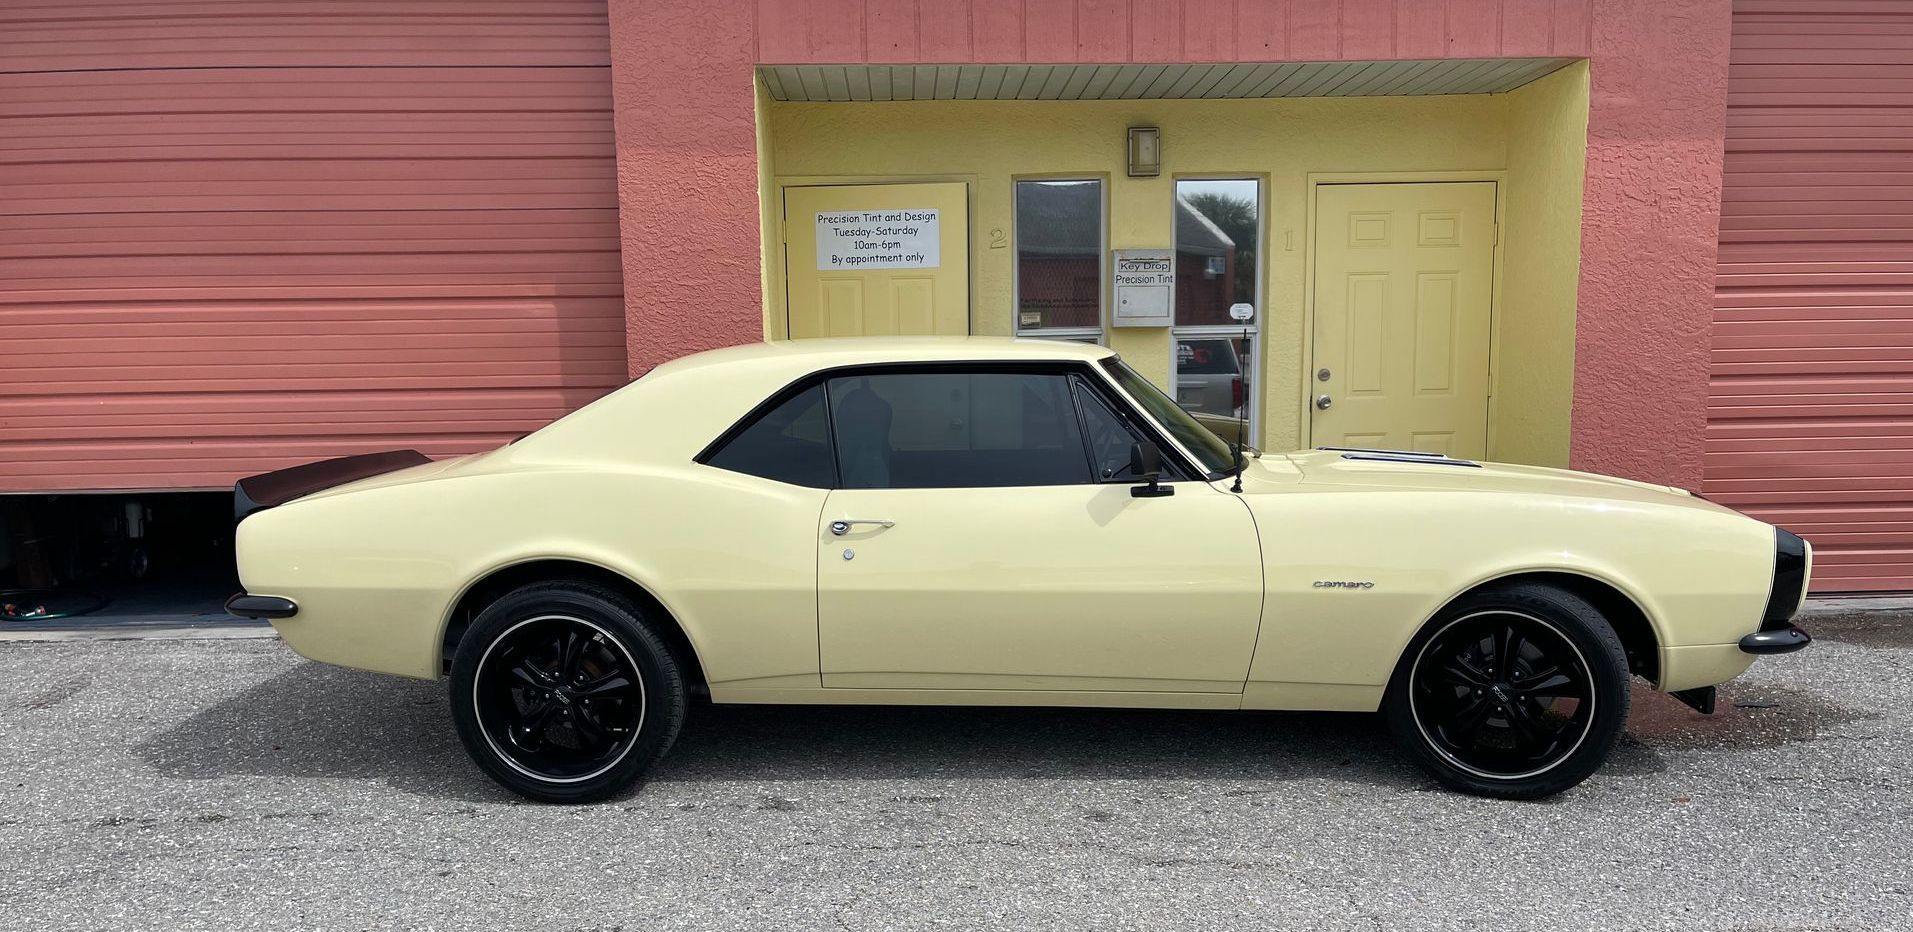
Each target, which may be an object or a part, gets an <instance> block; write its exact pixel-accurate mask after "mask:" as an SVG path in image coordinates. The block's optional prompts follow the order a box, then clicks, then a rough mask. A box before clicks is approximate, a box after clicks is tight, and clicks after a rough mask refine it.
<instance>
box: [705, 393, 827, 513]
mask: <svg viewBox="0 0 1913 932" xmlns="http://www.w3.org/2000/svg"><path fill="white" fill-rule="evenodd" d="M705 462H706V463H708V464H710V465H712V466H716V467H718V468H719V469H728V470H731V471H732V472H741V473H748V474H750V475H753V476H762V477H764V478H766V479H775V480H777V481H778V482H788V483H791V484H792V485H807V486H811V487H812V488H819V489H827V488H830V487H831V485H832V484H833V481H834V479H835V476H836V466H835V464H833V463H832V462H831V458H830V431H829V425H828V422H827V419H826V418H825V416H824V391H823V389H822V388H821V387H819V386H812V387H810V388H807V389H805V390H803V391H801V392H798V393H797V394H796V395H793V396H791V398H790V400H788V401H786V402H784V403H783V404H780V405H778V406H777V407H775V408H772V409H771V410H769V411H766V412H764V413H763V414H761V415H759V416H758V417H757V419H756V420H755V421H752V422H751V423H750V425H749V426H747V427H745V428H744V429H743V430H742V431H740V432H739V433H738V434H737V436H735V437H732V438H731V439H730V441H729V442H727V443H725V444H724V446H723V447H721V448H719V449H718V451H717V452H716V453H714V454H712V455H711V456H709V457H707V458H706V459H705Z"/></svg>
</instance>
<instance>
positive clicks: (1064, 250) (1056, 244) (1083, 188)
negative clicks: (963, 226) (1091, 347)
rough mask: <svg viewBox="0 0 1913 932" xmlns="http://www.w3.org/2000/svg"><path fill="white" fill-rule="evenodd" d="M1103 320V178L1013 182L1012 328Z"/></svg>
mask: <svg viewBox="0 0 1913 932" xmlns="http://www.w3.org/2000/svg"><path fill="white" fill-rule="evenodd" d="M1102 326H1103V184H1102V182H1100V181H1019V182H1017V183H1016V328H1017V329H1018V330H1020V331H1029V330H1059V329H1062V330H1069V329H1080V330H1100V329H1101V328H1102ZM1089 338H1090V339H1091V340H1092V341H1093V340H1094V339H1095V336H1094V335H1093V334H1092V335H1089Z"/></svg>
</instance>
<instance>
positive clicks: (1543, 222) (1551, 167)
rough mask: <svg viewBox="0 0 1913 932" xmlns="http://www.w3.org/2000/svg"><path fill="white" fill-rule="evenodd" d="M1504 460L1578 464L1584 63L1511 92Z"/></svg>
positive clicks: (1497, 414) (1497, 418)
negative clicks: (1573, 427)
mask: <svg viewBox="0 0 1913 932" xmlns="http://www.w3.org/2000/svg"><path fill="white" fill-rule="evenodd" d="M1506 100H1507V104H1508V174H1507V182H1506V184H1505V185H1504V189H1505V198H1506V206H1505V208H1504V217H1503V227H1502V236H1501V244H1502V274H1501V287H1502V295H1501V300H1500V302H1499V308H1498V309H1497V310H1498V312H1499V317H1500V334H1499V338H1500V347H1501V351H1500V353H1499V354H1498V355H1499V360H1500V361H1499V365H1498V371H1497V374H1496V383H1497V384H1496V401H1495V407H1494V423H1493V434H1494V449H1493V455H1494V457H1495V458H1497V459H1501V460H1506V461H1509V462H1517V463H1536V464H1539V465H1543V466H1566V465H1567V464H1568V435H1569V415H1570V412H1571V409H1572V407H1573V400H1574V398H1573V395H1574V308H1575V299H1576V294H1577V290H1578V287H1579V284H1580V274H1581V181H1582V175H1583V174H1585V172H1586V165H1587V137H1588V66H1587V63H1586V62H1576V63H1575V64H1573V65H1569V66H1568V67H1566V68H1563V69H1561V70H1560V71H1557V72H1555V73H1553V74H1551V75H1548V76H1547V77H1545V78H1542V79H1541V80H1539V81H1536V82H1534V83H1533V84H1529V85H1527V86H1526V87H1522V88H1518V89H1516V90H1515V91H1513V92H1512V93H1509V94H1508V95H1507V97H1506Z"/></svg>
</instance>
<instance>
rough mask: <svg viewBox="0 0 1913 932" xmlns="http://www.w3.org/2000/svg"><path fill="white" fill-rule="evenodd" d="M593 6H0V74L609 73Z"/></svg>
mask: <svg viewBox="0 0 1913 932" xmlns="http://www.w3.org/2000/svg"><path fill="white" fill-rule="evenodd" d="M609 51H610V41H609V34H608V31H607V29H606V27H605V7H604V3H603V2H602V0H597V2H591V0H541V2H537V3H524V2H518V3H498V2H465V0H392V2H388V3H326V4H323V5H319V4H308V3H294V2H283V0H281V2H269V0H261V2H252V3H190V2H187V3H172V2H167V0H146V2H137V3H129V2H121V3H98V4H95V3H87V2H80V0H75V2H58V3H44V2H33V0H15V2H11V3H8V4H6V5H5V6H4V7H0V70H7V71H72V70H85V69H111V68H119V69H165V68H209V67H216V68H234V67H245V66H264V67H278V68H286V67H321V66H327V67H340V66H367V65H380V64H384V65H465V64H477V63H479V62H480V61H481V60H482V61H484V62H486V63H490V64H495V65H577V66H597V67H604V66H607V65H609V63H610V61H609V57H610V56H609Z"/></svg>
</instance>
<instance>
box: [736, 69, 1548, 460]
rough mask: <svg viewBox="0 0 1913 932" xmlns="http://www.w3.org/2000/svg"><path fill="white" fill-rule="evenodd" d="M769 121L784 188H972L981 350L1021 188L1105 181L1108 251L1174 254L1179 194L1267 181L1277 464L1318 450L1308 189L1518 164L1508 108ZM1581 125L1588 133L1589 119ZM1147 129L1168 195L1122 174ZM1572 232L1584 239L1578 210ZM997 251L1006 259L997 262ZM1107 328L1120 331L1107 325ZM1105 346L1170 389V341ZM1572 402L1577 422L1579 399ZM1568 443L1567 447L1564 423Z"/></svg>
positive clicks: (966, 105) (1471, 103) (1148, 108)
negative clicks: (926, 184) (1354, 179)
mask: <svg viewBox="0 0 1913 932" xmlns="http://www.w3.org/2000/svg"><path fill="white" fill-rule="evenodd" d="M1583 100H1585V96H1584V98H1583ZM764 109H765V123H766V124H767V127H768V131H769V134H770V137H771V139H770V145H769V155H768V159H769V160H770V161H771V163H772V164H774V166H775V176H776V178H775V180H776V183H778V184H819V183H824V184H828V183H833V182H874V181H909V180H925V181H928V180H964V181H968V182H970V183H971V218H970V223H971V230H972V236H971V243H972V247H971V248H972V257H971V295H970V297H971V309H972V310H971V329H972V332H974V333H979V334H1008V333H1011V332H1013V330H1014V327H1013V320H1012V306H1011V305H1012V300H1013V298H1012V295H1013V290H1012V286H1013V274H1014V272H1013V269H1014V257H1015V247H1014V230H1015V224H1014V222H1013V214H1012V204H1013V183H1014V182H1015V181H1016V180H1018V179H1026V178H1037V177H1045V176H1048V177H1097V178H1102V179H1103V180H1104V181H1105V183H1106V185H1107V188H1106V190H1107V193H1108V203H1109V234H1108V235H1109V247H1110V248H1112V249H1122V248H1152V247H1155V248H1160V247H1168V246H1170V245H1172V239H1173V236H1172V203H1171V198H1172V192H1173V181H1174V179H1175V178H1176V177H1178V176H1181V177H1190V176H1232V177H1255V178H1260V179H1261V180H1262V181H1263V185H1264V189H1263V199H1264V224H1265V229H1266V234H1265V241H1266V243H1267V246H1266V257H1267V260H1266V262H1264V263H1263V265H1262V269H1263V276H1264V278H1263V282H1262V295H1263V298H1262V305H1263V306H1262V307H1260V308H1258V309H1257V310H1258V317H1259V318H1260V321H1261V323H1262V341H1263V345H1264V347H1265V349H1264V354H1263V358H1264V360H1265V365H1264V370H1263V372H1262V373H1260V378H1259V381H1260V385H1261V388H1260V390H1259V392H1258V394H1259V395H1260V396H1261V403H1262V405H1263V408H1262V412H1263V414H1262V440H1263V442H1264V445H1265V446H1266V447H1268V448H1271V449H1278V450H1279V449H1290V448H1293V447H1297V446H1301V445H1303V444H1305V443H1306V442H1307V437H1306V435H1305V429H1306V425H1305V423H1304V410H1303V404H1302V392H1303V384H1302V378H1303V372H1302V365H1303V361H1304V348H1305V345H1306V334H1305V333H1304V329H1305V321H1306V314H1305V305H1304V302H1305V294H1306V291H1305V272H1306V268H1307V262H1308V249H1307V239H1308V235H1309V227H1308V216H1307V210H1308V201H1309V198H1308V190H1309V176H1310V175H1311V174H1320V173H1334V174H1336V175H1338V176H1341V178H1340V180H1349V179H1347V178H1346V177H1345V176H1346V175H1347V174H1348V173H1391V174H1390V176H1389V177H1388V178H1387V180H1406V177H1407V176H1408V175H1411V174H1414V173H1442V172H1473V173H1483V176H1484V177H1495V178H1499V177H1500V172H1501V171H1502V170H1503V169H1504V168H1506V167H1508V153H1509V149H1510V145H1509V130H1510V123H1509V106H1508V98H1507V96H1505V95H1504V96H1493V97H1490V96H1480V95H1477V96H1446V97H1401V98H1333V99H1320V98H1290V99H1274V100H1158V101H1148V100H1136V101H1069V102H1056V101H911V102H880V103H778V102H766V103H765V104H764ZM1582 112H1583V115H1585V103H1584V104H1583V110H1582ZM1137 125H1154V126H1159V127H1161V129H1162V140H1163V142H1162V152H1163V171H1162V175H1161V176H1159V177H1156V178H1129V177H1127V176H1126V174H1125V161H1124V160H1125V133H1126V129H1127V128H1128V127H1130V126H1137ZM1550 151H1553V150H1550ZM1577 170H1578V169H1577ZM1395 176H1401V177H1395ZM1377 180H1383V179H1382V178H1381V177H1378V179H1377ZM1575 214H1576V222H1577V224H1578V215H1579V211H1578V206H1577V209H1576V211H1575ZM997 231H1001V235H1000V236H999V235H997ZM1577 232H1578V228H1577ZM993 242H996V243H1001V244H1002V245H1001V246H995V247H993V246H992V243H993ZM779 253H781V250H779V249H767V250H766V256H765V259H766V278H767V285H768V287H767V291H766V296H765V298H766V301H765V303H766V316H767V323H768V321H769V319H772V318H775V317H777V316H778V315H781V314H782V313H783V310H782V309H783V306H784V295H783V293H782V269H781V255H780V254H779ZM1570 314H1571V303H1570ZM1104 317H1105V320H1107V318H1108V311H1107V309H1105V311H1104ZM1107 333H1108V334H1109V338H1108V342H1109V344H1110V346H1112V347H1113V348H1114V349H1116V350H1117V351H1118V352H1120V353H1122V354H1123V356H1124V358H1126V359H1127V360H1129V361H1130V363H1131V364H1132V365H1134V366H1135V367H1136V368H1137V369H1138V370H1140V371H1141V372H1143V373H1144V374H1146V375H1148V376H1149V377H1150V378H1152V379H1154V380H1156V381H1157V382H1158V383H1159V384H1167V381H1168V375H1169V361H1170V344H1169V332H1168V331H1167V330H1166V329H1163V328H1150V329H1117V328H1110V329H1109V330H1108V331H1107ZM1524 333H1525V331H1524ZM766 334H767V335H768V336H773V337H774V336H776V335H777V327H776V325H775V324H771V325H769V326H767V328H766ZM1524 339H1525V337H1524ZM1570 351H1571V350H1570ZM1561 377H1562V378H1567V377H1569V376H1568V374H1565V373H1564V374H1563V375H1562V376H1561ZM1560 400H1561V404H1562V406H1563V407H1562V411H1563V412H1565V404H1566V403H1567V400H1568V396H1567V394H1566V392H1565V390H1562V397H1561V399H1560ZM1564 416H1565V415H1564ZM1561 429H1562V431H1563V436H1565V423H1563V425H1562V426H1561ZM1564 449H1565V447H1564Z"/></svg>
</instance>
